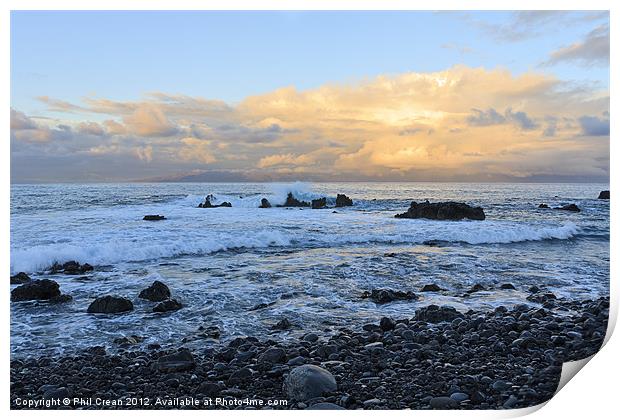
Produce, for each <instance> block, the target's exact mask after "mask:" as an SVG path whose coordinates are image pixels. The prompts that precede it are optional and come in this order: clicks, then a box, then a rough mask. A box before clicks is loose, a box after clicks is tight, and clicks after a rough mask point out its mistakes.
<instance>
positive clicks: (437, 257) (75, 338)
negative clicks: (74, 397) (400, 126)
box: [11, 183, 609, 356]
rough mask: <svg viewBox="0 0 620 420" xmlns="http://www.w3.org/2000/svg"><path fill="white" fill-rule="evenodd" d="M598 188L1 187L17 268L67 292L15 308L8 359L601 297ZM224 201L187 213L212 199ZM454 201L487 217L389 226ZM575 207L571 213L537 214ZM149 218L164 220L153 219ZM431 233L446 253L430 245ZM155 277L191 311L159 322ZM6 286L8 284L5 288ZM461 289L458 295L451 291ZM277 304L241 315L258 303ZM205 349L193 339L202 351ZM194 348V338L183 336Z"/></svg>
mask: <svg viewBox="0 0 620 420" xmlns="http://www.w3.org/2000/svg"><path fill="white" fill-rule="evenodd" d="M604 189H609V186H608V185H604V184H572V185H571V184H440V183H321V184H313V185H310V184H302V183H295V184H95V185H93V184H91V185H13V186H12V187H11V272H12V273H15V272H18V271H26V272H29V273H32V272H36V273H38V274H36V275H35V276H34V277H36V278H51V279H54V280H56V281H57V282H58V283H59V284H60V285H61V290H62V291H63V292H64V293H68V294H71V295H72V296H73V298H74V300H73V302H72V303H69V304H64V305H46V304H38V303H13V304H11V350H12V354H13V355H18V354H19V355H22V356H23V355H24V354H40V353H55V352H62V351H65V350H71V349H74V348H80V347H86V346H89V345H95V344H97V345H110V344H111V342H112V340H113V339H114V338H117V337H120V336H122V335H130V334H137V335H140V336H144V337H147V340H146V343H149V342H157V343H160V344H166V343H177V344H178V342H179V340H181V339H182V338H184V337H186V336H188V335H190V334H192V333H193V332H195V331H196V329H197V328H198V327H199V326H201V325H218V326H220V327H221V328H222V330H223V336H222V338H223V339H224V340H226V339H229V338H231V337H233V336H235V335H237V334H244V335H262V334H276V333H273V332H272V331H270V327H271V325H273V324H274V323H275V322H277V321H278V320H280V319H282V318H283V317H287V318H289V320H291V321H292V322H293V323H296V324H298V325H299V326H301V327H303V329H293V330H291V331H290V332H282V333H277V335H279V336H282V337H286V336H288V335H299V334H301V333H302V331H311V330H323V329H327V328H330V327H331V326H336V325H337V326H341V325H347V326H355V325H358V324H362V323H364V322H366V321H368V320H373V321H375V320H376V319H377V318H378V317H380V316H383V315H385V314H391V315H393V316H396V317H406V316H411V315H412V314H413V313H414V312H415V310H416V308H418V307H420V306H421V305H427V304H429V303H444V304H450V305H453V306H455V307H457V308H458V309H461V310H466V309H468V308H474V309H475V308H488V307H493V306H497V305H513V304H517V303H523V302H524V300H525V297H526V296H527V292H526V291H527V288H528V287H529V286H531V285H539V286H540V285H544V286H547V287H549V289H550V290H552V291H553V292H554V293H556V294H557V295H559V296H566V297H571V298H575V299H581V298H584V299H585V298H593V297H598V296H602V295H607V294H608V290H609V201H606V200H597V199H596V197H597V196H598V193H599V191H601V190H604ZM288 191H293V192H294V194H295V196H296V197H298V198H300V199H306V200H309V199H311V198H318V197H321V196H327V197H328V203H330V205H333V203H334V201H335V196H336V194H337V193H345V194H347V195H348V196H349V197H351V198H352V199H353V200H354V202H355V206H354V207H349V208H339V209H336V212H334V209H322V210H311V209H304V210H299V209H285V208H271V209H259V208H257V207H258V205H259V203H260V200H261V198H263V197H266V198H268V199H269V200H270V201H271V203H272V204H274V205H275V204H281V203H283V202H284V199H285V197H286V193H287V192H288ZM210 193H212V194H214V195H215V196H216V203H219V202H222V201H229V202H231V203H232V205H233V207H232V208H214V209H201V208H197V205H198V203H199V202H201V201H204V197H205V196H206V195H207V194H210ZM425 199H429V200H430V201H444V200H457V201H464V202H467V203H469V204H472V205H480V206H482V207H483V208H484V210H485V213H486V216H487V219H486V220H485V221H461V222H449V221H431V220H407V219H395V218H394V217H393V216H394V214H396V213H400V212H403V211H405V210H406V209H407V208H408V207H409V203H410V201H411V200H418V201H420V200H425ZM542 202H545V203H548V204H549V205H550V206H552V207H553V206H557V205H563V204H568V203H575V204H577V205H578V206H579V207H580V208H581V209H582V212H581V213H571V212H565V211H555V210H539V209H538V208H537V206H538V204H539V203H542ZM145 214H163V215H165V216H166V217H167V218H168V219H167V220H165V221H159V222H146V221H142V217H143V216H144V215H145ZM429 240H438V241H444V242H442V243H441V245H440V246H428V245H424V242H426V241H429ZM72 259H74V260H78V261H80V262H88V263H91V264H93V265H96V266H97V269H96V271H95V272H93V273H87V275H85V276H67V275H63V274H58V275H50V274H45V273H44V272H43V271H44V270H45V269H46V268H47V267H49V266H50V265H51V264H52V263H53V262H54V261H60V262H64V261H67V260H72ZM154 280H161V281H163V282H165V283H166V284H167V285H168V286H169V287H170V288H171V290H172V293H173V295H174V296H175V297H177V298H179V299H180V300H181V301H182V302H183V303H184V305H185V308H184V309H182V310H180V311H178V312H175V313H169V314H165V315H155V314H153V313H152V312H151V308H152V306H153V304H152V303H150V302H145V301H142V300H140V299H138V298H137V295H138V293H139V291H140V290H141V289H143V288H144V287H146V286H148V285H149V284H150V283H152V282H153V281H154ZM506 282H510V283H512V284H514V285H515V287H516V288H517V290H496V291H490V292H480V293H476V294H473V295H471V296H470V297H462V294H463V292H464V291H465V290H467V289H469V287H471V285H472V284H474V283H481V284H484V285H488V286H493V285H496V286H497V285H499V284H501V283H506ZM427 283H436V284H438V285H440V286H442V287H443V288H445V289H447V290H448V291H447V292H444V293H423V294H421V296H422V298H421V299H420V300H419V301H417V302H395V303H391V304H387V305H376V304H374V303H372V302H370V301H367V300H362V299H360V298H359V296H360V295H361V293H362V292H363V291H365V290H370V289H373V288H393V289H398V290H413V291H418V290H419V289H420V288H421V287H422V286H423V285H424V284H427ZM12 287H14V286H12ZM107 293H114V294H119V295H122V296H126V297H129V298H131V299H132V300H133V302H134V305H135V310H134V311H133V312H132V313H129V314H126V315H117V316H103V315H97V316H95V315H90V314H87V313H86V308H87V307H88V305H89V303H90V302H91V301H92V300H93V299H94V298H96V297H98V296H101V295H104V294H107ZM459 296H460V297H459ZM268 302H276V303H275V304H274V305H272V306H270V307H268V308H266V309H262V310H258V311H250V309H251V308H252V307H254V306H255V305H256V304H258V303H268ZM204 344H205V343H204V341H197V342H194V343H193V345H196V346H203V345H204ZM188 345H190V346H191V345H192V343H189V344H188Z"/></svg>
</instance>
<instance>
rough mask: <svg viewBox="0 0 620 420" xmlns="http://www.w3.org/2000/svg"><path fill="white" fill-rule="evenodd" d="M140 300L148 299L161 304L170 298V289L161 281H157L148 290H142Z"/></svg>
mask: <svg viewBox="0 0 620 420" xmlns="http://www.w3.org/2000/svg"><path fill="white" fill-rule="evenodd" d="M138 297H139V298H140V299H147V300H150V301H151V302H161V301H164V300H166V299H169V298H170V289H168V286H166V285H165V284H164V283H162V282H160V281H159V280H155V281H154V282H153V284H151V285H150V286H149V287H147V288H146V289H144V290H142V291H141V292H140V294H139V295H138Z"/></svg>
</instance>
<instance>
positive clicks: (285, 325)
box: [271, 318, 293, 331]
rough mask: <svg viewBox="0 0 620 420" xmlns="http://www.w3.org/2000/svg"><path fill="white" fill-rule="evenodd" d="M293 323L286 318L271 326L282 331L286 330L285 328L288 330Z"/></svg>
mask: <svg viewBox="0 0 620 420" xmlns="http://www.w3.org/2000/svg"><path fill="white" fill-rule="evenodd" d="M292 326H293V325H292V324H291V322H290V321H289V320H288V319H286V318H284V319H282V320H281V321H278V323H277V324H275V325H274V326H272V327H271V329H272V330H280V331H284V330H288V329H289V328H291V327H292Z"/></svg>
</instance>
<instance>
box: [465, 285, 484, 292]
mask: <svg viewBox="0 0 620 420" xmlns="http://www.w3.org/2000/svg"><path fill="white" fill-rule="evenodd" d="M482 290H485V289H484V286H483V285H481V284H480V283H476V284H474V285H473V286H472V287H471V289H469V290H468V291H467V293H476V292H480V291H482Z"/></svg>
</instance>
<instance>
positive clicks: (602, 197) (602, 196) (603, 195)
mask: <svg viewBox="0 0 620 420" xmlns="http://www.w3.org/2000/svg"><path fill="white" fill-rule="evenodd" d="M598 199H599V200H609V190H605V191H601V192H600V194H599V195H598Z"/></svg>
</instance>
